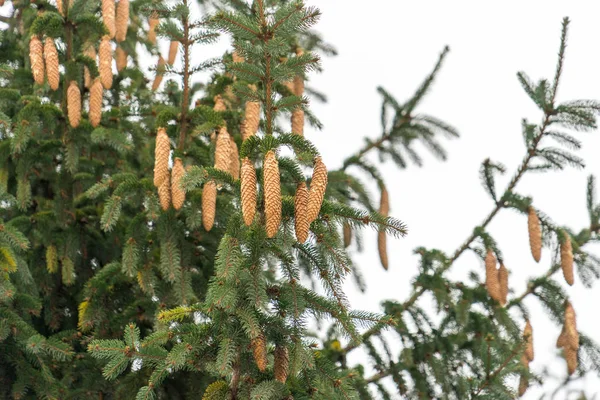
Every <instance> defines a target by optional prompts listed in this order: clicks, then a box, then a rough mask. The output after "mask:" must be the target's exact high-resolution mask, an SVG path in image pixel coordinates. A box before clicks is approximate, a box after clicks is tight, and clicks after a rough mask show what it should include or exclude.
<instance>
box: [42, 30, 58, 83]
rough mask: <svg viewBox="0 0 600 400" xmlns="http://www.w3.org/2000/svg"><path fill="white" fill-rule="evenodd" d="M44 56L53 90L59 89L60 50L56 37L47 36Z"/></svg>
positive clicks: (47, 74)
mask: <svg viewBox="0 0 600 400" xmlns="http://www.w3.org/2000/svg"><path fill="white" fill-rule="evenodd" d="M44 58H45V59H46V76H47V77H48V84H49V85H50V88H51V89H52V90H56V89H58V85H59V83H60V72H59V70H58V51H56V46H55V44H54V39H52V38H49V37H47V38H46V41H45V42H44Z"/></svg>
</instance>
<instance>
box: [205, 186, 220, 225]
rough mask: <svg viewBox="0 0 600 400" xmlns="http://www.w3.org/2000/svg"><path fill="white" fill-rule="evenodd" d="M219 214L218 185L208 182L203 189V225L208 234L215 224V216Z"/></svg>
mask: <svg viewBox="0 0 600 400" xmlns="http://www.w3.org/2000/svg"><path fill="white" fill-rule="evenodd" d="M216 212H217V184H216V183H215V182H214V181H208V182H206V183H205V184H204V188H203V189H202V225H203V226H204V229H205V230H206V231H207V232H208V231H210V230H211V229H212V228H213V225H214V224H215V215H216Z"/></svg>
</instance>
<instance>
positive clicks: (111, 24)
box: [102, 0, 116, 89]
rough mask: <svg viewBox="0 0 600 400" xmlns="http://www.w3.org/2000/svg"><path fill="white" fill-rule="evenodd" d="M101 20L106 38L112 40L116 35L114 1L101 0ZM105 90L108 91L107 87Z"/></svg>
mask: <svg viewBox="0 0 600 400" xmlns="http://www.w3.org/2000/svg"><path fill="white" fill-rule="evenodd" d="M102 20H103V21H104V26H106V29H107V30H108V38H109V39H112V38H114V37H115V33H116V26H115V0H102ZM105 88H106V89H108V88H107V87H105Z"/></svg>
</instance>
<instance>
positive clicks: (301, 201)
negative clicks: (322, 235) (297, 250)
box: [294, 181, 310, 243]
mask: <svg viewBox="0 0 600 400" xmlns="http://www.w3.org/2000/svg"><path fill="white" fill-rule="evenodd" d="M307 208H308V189H307V188H306V182H304V181H303V182H300V183H299V184H298V185H297V186H296V196H295V197H294V229H295V231H296V239H297V240H298V242H300V243H304V242H306V239H308V231H309V229H310V221H309V220H308V215H307Z"/></svg>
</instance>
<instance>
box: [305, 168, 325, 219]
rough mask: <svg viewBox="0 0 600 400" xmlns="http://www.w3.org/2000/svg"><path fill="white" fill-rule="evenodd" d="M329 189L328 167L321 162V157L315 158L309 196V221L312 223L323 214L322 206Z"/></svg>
mask: <svg viewBox="0 0 600 400" xmlns="http://www.w3.org/2000/svg"><path fill="white" fill-rule="evenodd" d="M326 189H327V167H326V166H325V164H324V163H323V161H322V160H321V157H316V158H315V166H314V168H313V174H312V180H311V182H310V192H309V194H308V209H307V211H308V221H309V223H312V222H313V221H314V220H315V219H317V217H318V216H319V212H321V205H322V204H323V199H324V198H325V190H326Z"/></svg>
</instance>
